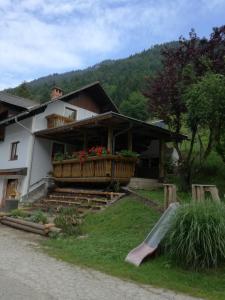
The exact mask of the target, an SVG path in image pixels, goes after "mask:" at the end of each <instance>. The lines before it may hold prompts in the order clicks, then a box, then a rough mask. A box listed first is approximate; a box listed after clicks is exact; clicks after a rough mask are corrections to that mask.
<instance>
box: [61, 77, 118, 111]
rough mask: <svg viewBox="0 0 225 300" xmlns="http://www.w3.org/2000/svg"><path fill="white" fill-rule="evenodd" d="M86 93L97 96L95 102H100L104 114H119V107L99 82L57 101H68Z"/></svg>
mask: <svg viewBox="0 0 225 300" xmlns="http://www.w3.org/2000/svg"><path fill="white" fill-rule="evenodd" d="M84 91H85V92H88V93H91V94H93V95H96V99H95V100H96V101H97V102H99V104H100V106H101V108H102V109H103V112H107V111H114V112H119V110H118V108H117V106H116V105H115V103H114V102H113V101H112V99H111V98H110V97H109V96H108V95H107V94H106V92H105V90H104V89H103V87H102V86H101V84H100V82H99V81H95V82H92V83H90V84H88V85H85V86H83V87H82V88H79V89H77V90H75V91H73V92H70V93H68V94H66V95H62V96H60V97H58V98H56V99H55V100H62V101H68V100H69V99H71V98H73V97H74V96H76V95H79V94H80V93H82V92H84Z"/></svg>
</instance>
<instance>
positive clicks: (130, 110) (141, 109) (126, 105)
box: [120, 92, 149, 121]
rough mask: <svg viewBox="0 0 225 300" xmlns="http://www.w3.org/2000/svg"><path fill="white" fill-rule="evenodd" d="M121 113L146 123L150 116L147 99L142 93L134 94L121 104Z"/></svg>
mask: <svg viewBox="0 0 225 300" xmlns="http://www.w3.org/2000/svg"><path fill="white" fill-rule="evenodd" d="M120 111H121V112H122V113H123V114H124V115H126V116H129V117H132V118H135V119H139V120H143V121H145V120H146V119H147V118H148V116H149V113H148V110H147V99H146V98H145V97H144V96H143V95H142V94H141V93H140V92H133V93H131V94H130V96H129V98H128V99H127V100H124V101H123V102H122V103H121V105H120Z"/></svg>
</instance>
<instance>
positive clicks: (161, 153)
mask: <svg viewBox="0 0 225 300" xmlns="http://www.w3.org/2000/svg"><path fill="white" fill-rule="evenodd" d="M165 145H166V144H165V140H162V139H161V140H159V180H160V181H161V182H163V181H164V177H165V149H166V147H165Z"/></svg>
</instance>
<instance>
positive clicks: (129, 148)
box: [127, 129, 133, 151]
mask: <svg viewBox="0 0 225 300" xmlns="http://www.w3.org/2000/svg"><path fill="white" fill-rule="evenodd" d="M127 135H128V147H127V149H128V150H130V151H132V150H133V134H132V130H131V129H130V130H129V131H128V133H127Z"/></svg>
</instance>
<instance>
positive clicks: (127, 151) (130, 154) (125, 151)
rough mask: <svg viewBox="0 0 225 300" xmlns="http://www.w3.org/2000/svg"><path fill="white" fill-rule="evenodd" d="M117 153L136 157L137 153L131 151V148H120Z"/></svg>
mask: <svg viewBox="0 0 225 300" xmlns="http://www.w3.org/2000/svg"><path fill="white" fill-rule="evenodd" d="M118 154H119V155H121V156H123V157H138V154H137V153H136V152H133V151H131V150H126V149H124V150H121V151H120V152H119V153H118Z"/></svg>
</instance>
